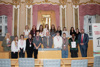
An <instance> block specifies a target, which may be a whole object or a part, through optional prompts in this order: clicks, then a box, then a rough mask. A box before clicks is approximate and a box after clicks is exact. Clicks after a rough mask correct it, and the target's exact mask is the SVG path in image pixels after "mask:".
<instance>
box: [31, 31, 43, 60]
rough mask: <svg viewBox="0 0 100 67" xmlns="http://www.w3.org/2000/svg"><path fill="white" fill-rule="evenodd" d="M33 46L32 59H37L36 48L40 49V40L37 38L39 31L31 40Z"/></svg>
mask: <svg viewBox="0 0 100 67" xmlns="http://www.w3.org/2000/svg"><path fill="white" fill-rule="evenodd" d="M33 44H34V58H35V59H37V55H38V48H41V44H42V38H41V37H40V36H39V31H38V30H37V31H36V36H35V37H34V39H33Z"/></svg>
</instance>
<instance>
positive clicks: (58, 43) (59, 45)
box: [54, 31, 63, 49]
mask: <svg viewBox="0 0 100 67" xmlns="http://www.w3.org/2000/svg"><path fill="white" fill-rule="evenodd" d="M62 44H63V42H62V37H61V36H60V33H59V31H57V32H56V36H55V37H54V48H61V49H62Z"/></svg>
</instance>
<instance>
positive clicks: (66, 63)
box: [11, 57, 94, 67]
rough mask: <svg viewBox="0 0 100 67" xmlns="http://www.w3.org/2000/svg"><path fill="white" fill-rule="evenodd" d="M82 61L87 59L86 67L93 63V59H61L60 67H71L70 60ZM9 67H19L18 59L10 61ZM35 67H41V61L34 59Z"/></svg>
mask: <svg viewBox="0 0 100 67" xmlns="http://www.w3.org/2000/svg"><path fill="white" fill-rule="evenodd" d="M82 59H88V66H89V67H93V63H94V58H93V57H87V58H82V57H79V58H66V59H61V67H71V61H72V60H82ZM11 67H19V65H18V59H11ZM35 67H43V59H35Z"/></svg>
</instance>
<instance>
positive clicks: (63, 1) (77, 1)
mask: <svg viewBox="0 0 100 67" xmlns="http://www.w3.org/2000/svg"><path fill="white" fill-rule="evenodd" d="M0 3H4V4H11V5H16V6H17V5H19V4H20V3H26V5H35V4H41V3H43V4H57V5H63V6H64V5H66V4H70V3H72V4H73V5H75V6H77V5H82V4H91V3H95V4H100V2H97V1H94V0H90V1H87V2H82V3H80V0H72V2H67V0H59V3H58V2H51V1H48V0H44V1H41V2H34V1H33V0H25V1H24V2H21V0H12V2H5V1H1V0H0Z"/></svg>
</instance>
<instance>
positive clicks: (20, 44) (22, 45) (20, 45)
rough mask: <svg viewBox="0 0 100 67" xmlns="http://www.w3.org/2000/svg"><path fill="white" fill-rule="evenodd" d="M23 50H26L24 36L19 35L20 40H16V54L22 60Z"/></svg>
mask: <svg viewBox="0 0 100 67" xmlns="http://www.w3.org/2000/svg"><path fill="white" fill-rule="evenodd" d="M25 48H26V41H25V40H24V35H23V34H22V35H20V40H18V52H19V57H20V58H24V57H25Z"/></svg>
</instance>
